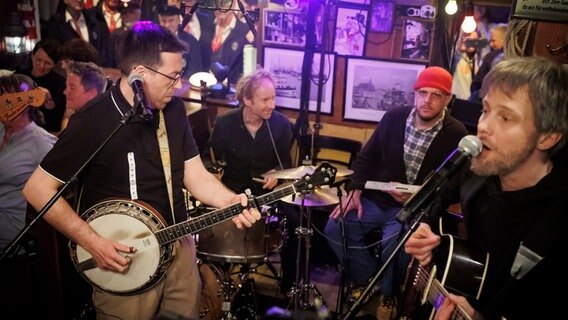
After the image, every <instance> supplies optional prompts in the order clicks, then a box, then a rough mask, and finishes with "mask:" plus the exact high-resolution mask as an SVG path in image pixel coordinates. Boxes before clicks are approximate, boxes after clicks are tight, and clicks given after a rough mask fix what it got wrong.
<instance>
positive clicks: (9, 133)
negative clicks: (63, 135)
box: [0, 74, 56, 250]
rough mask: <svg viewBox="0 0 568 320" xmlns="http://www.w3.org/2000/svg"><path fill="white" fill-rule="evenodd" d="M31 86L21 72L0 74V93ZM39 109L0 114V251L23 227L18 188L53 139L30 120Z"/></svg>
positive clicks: (23, 212)
mask: <svg viewBox="0 0 568 320" xmlns="http://www.w3.org/2000/svg"><path fill="white" fill-rule="evenodd" d="M32 89H35V83H34V81H33V80H32V79H31V78H29V77H27V76H25V75H21V74H12V75H7V76H3V77H0V92H1V93H2V96H4V95H5V94H11V93H18V92H25V91H29V90H32ZM39 112H40V111H39V109H37V108H35V107H32V106H27V107H25V108H22V110H21V112H20V114H19V115H18V116H16V117H11V118H10V119H8V118H3V117H0V123H1V124H0V141H1V144H0V250H2V249H4V247H5V246H6V245H8V244H9V243H10V242H11V241H12V240H14V238H15V237H16V235H17V234H18V233H19V232H20V231H21V230H22V228H23V227H24V225H25V223H26V208H27V202H26V199H25V198H24V196H23V195H22V189H23V188H24V184H25V183H26V182H27V181H28V178H29V177H30V175H31V174H32V172H33V171H34V170H35V169H36V168H37V166H38V165H39V162H40V161H41V159H43V157H44V156H45V154H46V153H47V152H48V151H49V150H50V149H51V147H52V146H53V144H54V143H55V140H56V138H55V137H54V136H53V135H51V134H49V133H48V132H47V131H45V130H44V129H43V128H41V127H40V126H38V125H37V124H36V123H35V122H34V119H35V117H36V116H37V115H38V113H39Z"/></svg>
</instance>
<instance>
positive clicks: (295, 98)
mask: <svg viewBox="0 0 568 320" xmlns="http://www.w3.org/2000/svg"><path fill="white" fill-rule="evenodd" d="M319 57H320V54H319V53H314V62H313V66H312V75H314V78H313V79H314V81H316V82H317V80H318V78H317V76H316V75H319ZM263 58H264V61H263V67H264V69H265V70H267V71H269V72H270V73H271V74H272V76H273V77H274V80H275V82H276V106H277V107H280V108H286V109H293V110H300V87H301V79H302V78H301V77H302V64H303V61H304V51H301V50H293V49H284V48H275V47H266V46H265V47H264V52H263ZM325 58H326V62H325V69H324V75H325V78H326V80H325V81H326V83H325V84H324V85H323V88H322V89H323V90H322V92H323V94H322V101H321V108H320V112H321V113H323V114H329V115H331V113H332V105H333V85H334V83H333V81H334V78H333V75H334V74H335V60H336V59H335V54H333V53H328V54H325ZM317 89H318V87H317V85H316V84H314V82H312V83H311V89H310V101H309V111H310V112H316V111H317Z"/></svg>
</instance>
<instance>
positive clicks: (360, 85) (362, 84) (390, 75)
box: [343, 58, 426, 122]
mask: <svg viewBox="0 0 568 320" xmlns="http://www.w3.org/2000/svg"><path fill="white" fill-rule="evenodd" d="M424 68H426V64H425V63H419V62H404V61H386V60H376V59H367V58H348V59H347V66H346V72H345V101H344V109H343V119H345V120H357V121H364V122H379V121H381V119H382V117H383V115H384V114H385V113H386V112H387V111H389V110H391V109H393V108H396V107H402V106H412V105H414V83H415V82H416V78H417V77H418V74H419V73H420V72H421V71H422V70H424Z"/></svg>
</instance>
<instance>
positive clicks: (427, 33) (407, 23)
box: [400, 19, 434, 61]
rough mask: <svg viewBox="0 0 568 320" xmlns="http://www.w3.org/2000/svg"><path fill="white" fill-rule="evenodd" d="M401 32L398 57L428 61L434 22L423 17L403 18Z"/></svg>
mask: <svg viewBox="0 0 568 320" xmlns="http://www.w3.org/2000/svg"><path fill="white" fill-rule="evenodd" d="M402 32H403V34H402V45H401V49H400V58H402V59H411V60H418V61H429V60H430V54H431V46H432V41H433V35H434V22H433V21H428V20H424V19H421V20H419V19H404V20H403V22H402Z"/></svg>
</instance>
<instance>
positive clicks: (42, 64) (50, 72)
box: [16, 39, 65, 132]
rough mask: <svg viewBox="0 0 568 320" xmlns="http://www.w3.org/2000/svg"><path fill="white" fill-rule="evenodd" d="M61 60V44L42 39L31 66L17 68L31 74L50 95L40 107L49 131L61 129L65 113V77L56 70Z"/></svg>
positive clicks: (33, 53) (37, 45)
mask: <svg viewBox="0 0 568 320" xmlns="http://www.w3.org/2000/svg"><path fill="white" fill-rule="evenodd" d="M58 62H59V44H58V43H57V42H56V41H55V40H51V39H44V40H40V41H39V42H38V43H37V44H36V45H35V47H34V49H33V50H32V55H31V68H29V67H28V68H26V67H25V66H24V67H23V68H22V69H17V70H16V72H17V73H21V74H24V75H27V76H29V77H30V78H32V80H34V81H35V82H36V83H37V85H38V86H40V87H42V88H45V89H46V91H47V93H48V96H47V100H46V103H45V105H44V106H42V107H41V108H40V110H41V112H42V113H43V115H44V118H45V124H44V125H43V127H44V128H45V129H46V130H47V131H49V132H59V131H60V130H61V120H62V119H63V114H64V113H65V96H64V95H63V90H65V78H64V77H63V76H61V75H60V74H58V73H57V72H55V66H56V64H57V63H58Z"/></svg>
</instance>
